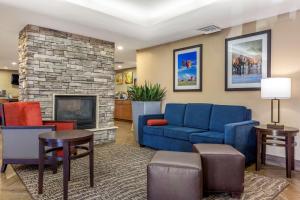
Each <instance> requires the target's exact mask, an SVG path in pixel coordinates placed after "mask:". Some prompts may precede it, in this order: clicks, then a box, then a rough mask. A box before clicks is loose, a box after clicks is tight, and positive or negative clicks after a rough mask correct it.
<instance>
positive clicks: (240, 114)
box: [209, 105, 247, 132]
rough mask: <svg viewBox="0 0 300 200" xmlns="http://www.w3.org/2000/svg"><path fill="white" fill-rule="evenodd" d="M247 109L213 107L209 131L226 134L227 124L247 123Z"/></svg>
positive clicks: (223, 106) (224, 106)
mask: <svg viewBox="0 0 300 200" xmlns="http://www.w3.org/2000/svg"><path fill="white" fill-rule="evenodd" d="M246 119H247V109H246V107H244V106H229V105H213V106H212V110H211V117H210V125H209V129H210V130H212V131H219V132H224V126H225V124H229V123H235V122H241V121H245V120H246Z"/></svg>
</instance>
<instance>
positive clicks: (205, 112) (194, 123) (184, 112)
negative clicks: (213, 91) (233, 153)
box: [138, 103, 259, 164]
mask: <svg viewBox="0 0 300 200" xmlns="http://www.w3.org/2000/svg"><path fill="white" fill-rule="evenodd" d="M149 119H166V120H168V125H165V126H147V121H148V120H149ZM258 124H259V123H258V122H257V121H253V120H251V110H250V109H247V108H246V107H244V106H230V105H214V104H205V103H189V104H174V103H170V104H167V105H166V109H165V114H157V115H141V116H139V123H138V136H139V138H138V141H139V143H140V145H141V146H148V147H152V148H155V149H160V150H170V151H187V152H189V151H192V145H193V144H197V143H214V144H229V145H231V146H233V147H234V148H236V149H237V150H239V151H240V152H241V153H243V154H244V155H245V156H246V164H250V163H253V162H254V161H255V159H256V135H255V133H254V128H253V126H255V125H258Z"/></svg>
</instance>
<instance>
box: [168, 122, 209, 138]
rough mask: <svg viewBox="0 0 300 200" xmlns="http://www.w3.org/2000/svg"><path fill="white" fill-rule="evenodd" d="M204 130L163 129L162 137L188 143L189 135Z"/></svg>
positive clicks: (186, 128)
mask: <svg viewBox="0 0 300 200" xmlns="http://www.w3.org/2000/svg"><path fill="white" fill-rule="evenodd" d="M204 131H206V130H202V129H198V128H189V127H180V126H178V127H165V128H164V136H166V137H169V138H174V139H180V140H187V141H189V138H190V134H192V133H199V132H204Z"/></svg>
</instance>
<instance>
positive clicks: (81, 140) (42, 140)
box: [38, 130, 94, 199]
mask: <svg viewBox="0 0 300 200" xmlns="http://www.w3.org/2000/svg"><path fill="white" fill-rule="evenodd" d="M93 138H94V134H93V132H91V131H87V130H70V131H52V132H48V133H42V134H40V135H39V180H38V192H39V194H42V193H43V179H44V177H43V176H44V164H45V160H52V161H53V160H54V159H55V160H62V161H63V187H64V188H63V189H64V194H63V195H64V199H68V181H69V180H70V161H71V160H74V159H77V158H82V157H84V156H87V155H89V163H90V186H91V187H94V144H93V141H94V140H93ZM86 143H88V144H89V145H88V147H87V146H79V145H82V144H86ZM45 147H50V148H49V149H47V150H45ZM71 148H75V149H82V150H84V152H82V153H80V154H76V155H71V151H70V149H71ZM57 150H63V159H61V158H60V157H57V155H56V151H57ZM50 152H51V153H52V155H47V154H48V153H50ZM78 173H79V172H78Z"/></svg>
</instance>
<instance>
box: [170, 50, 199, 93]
mask: <svg viewBox="0 0 300 200" xmlns="http://www.w3.org/2000/svg"><path fill="white" fill-rule="evenodd" d="M202 51H203V47H202V44H198V45H195V46H190V47H184V48H180V49H174V50H173V68H174V69H173V91H174V92H187V91H202V62H203V61H202Z"/></svg>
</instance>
